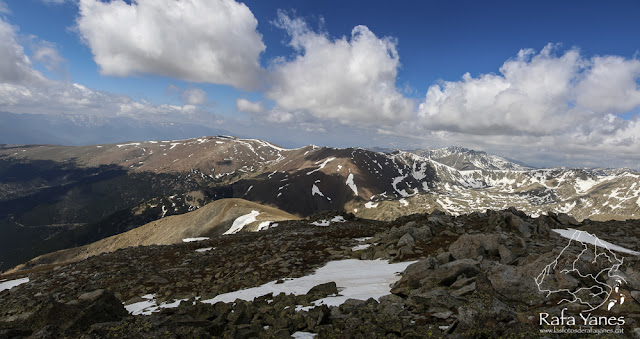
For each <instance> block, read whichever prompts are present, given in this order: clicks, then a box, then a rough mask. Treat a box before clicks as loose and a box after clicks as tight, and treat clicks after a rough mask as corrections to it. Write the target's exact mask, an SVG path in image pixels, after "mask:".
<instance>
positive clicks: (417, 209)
mask: <svg viewBox="0 0 640 339" xmlns="http://www.w3.org/2000/svg"><path fill="white" fill-rule="evenodd" d="M431 156H432V158H428V157H425V156H420V155H418V154H415V153H412V152H403V151H396V152H393V153H383V152H374V151H370V150H365V149H361V148H346V149H338V148H330V147H316V146H313V145H310V146H305V147H301V148H298V149H284V148H282V147H279V146H277V145H274V144H271V143H269V142H266V141H262V140H256V139H241V138H235V137H229V136H216V137H203V138H197V139H186V140H168V141H145V142H129V143H124V144H106V145H92V146H82V147H71V146H52V145H27V146H20V145H13V146H9V145H6V146H0V174H3V175H1V176H0V233H2V234H0V239H8V240H6V242H7V245H6V247H2V248H1V249H0V262H2V261H5V263H4V264H0V267H3V268H4V267H7V266H6V265H8V264H7V263H6V262H11V264H13V265H15V264H18V263H19V262H24V261H26V260H28V259H30V258H33V257H35V256H36V255H40V254H43V253H47V252H52V251H55V250H59V249H64V248H69V247H76V246H80V245H85V244H88V243H90V242H93V241H97V240H100V239H102V238H105V237H108V236H112V235H114V234H118V233H121V232H124V231H128V230H130V229H133V228H135V227H137V226H140V225H143V224H145V223H148V222H150V221H152V220H156V219H161V218H163V217H167V216H170V215H173V214H181V213H186V212H188V211H193V210H195V209H198V208H200V207H201V206H203V205H205V204H206V203H209V202H211V201H215V200H219V199H223V198H242V199H246V200H249V201H253V202H256V203H259V204H263V205H269V206H274V207H276V208H278V209H281V210H283V211H286V212H288V213H291V214H294V215H299V216H302V217H305V216H309V215H311V214H313V213H316V212H318V211H324V210H346V211H347V212H351V213H354V214H355V215H356V216H359V217H366V218H371V219H378V220H394V219H395V218H397V217H399V216H402V215H409V214H413V213H428V212H432V211H434V210H436V209H438V210H442V211H445V212H447V213H449V214H453V215H459V214H465V213H470V212H474V211H477V212H484V211H485V210H486V209H495V210H501V209H506V208H508V207H511V206H513V207H517V208H518V209H520V210H522V211H525V212H526V213H528V214H530V215H532V216H536V215H541V214H545V213H549V212H556V213H558V212H563V213H567V214H569V215H571V216H573V217H575V218H576V219H578V220H583V219H586V218H592V219H600V220H607V219H628V218H640V174H639V173H636V172H633V171H630V170H626V169H619V170H606V169H566V168H554V169H527V168H524V167H522V166H520V165H518V164H516V163H512V162H509V161H507V160H505V159H504V158H499V157H495V156H489V155H487V154H485V153H483V152H474V151H470V150H464V149H456V148H450V149H448V150H443V151H440V152H439V153H437V154H436V153H433V154H431ZM436 156H437V157H438V159H440V160H441V161H443V162H448V163H450V164H452V165H455V166H457V167H460V166H462V167H463V168H468V167H467V166H471V165H473V166H475V168H480V167H482V168H488V169H472V170H461V169H458V168H454V167H452V166H449V165H447V164H444V163H442V162H439V161H436V160H434V157H436ZM443 159H444V160H443ZM455 159H458V163H457V164H456V163H455V161H456V160H455ZM482 159H484V160H482ZM481 160H482V161H481ZM451 161H454V163H451ZM460 161H461V162H460ZM483 161H484V162H483ZM519 166H520V167H519ZM495 168H503V169H495ZM32 233H35V235H34V234H32ZM26 234H28V235H26ZM43 244H44V245H43ZM16 248H19V249H20V250H19V251H16ZM3 251H4V252H3ZM14 253H19V255H15V254H14ZM16 261H17V262H16ZM2 265H5V266H2Z"/></svg>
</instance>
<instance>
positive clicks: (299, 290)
mask: <svg viewBox="0 0 640 339" xmlns="http://www.w3.org/2000/svg"><path fill="white" fill-rule="evenodd" d="M413 263H415V261H410V262H401V263H394V264H389V263H388V261H386V260H357V259H348V260H338V261H330V262H328V263H327V264H326V265H325V266H323V267H321V268H319V269H317V270H316V272H315V273H313V274H311V275H308V276H304V277H301V278H295V279H290V280H285V282H284V283H281V284H277V283H276V281H272V282H268V283H266V284H264V285H262V286H258V287H253V288H248V289H244V290H239V291H235V292H230V293H225V294H220V295H218V296H216V297H215V298H213V299H209V300H204V301H202V302H204V303H208V304H215V303H217V302H219V301H222V302H233V301H235V300H236V299H242V300H246V301H252V300H253V299H254V298H256V297H259V296H263V295H265V294H269V293H273V295H278V294H280V293H283V292H284V293H287V294H295V295H303V294H306V293H307V292H308V291H309V290H310V289H311V288H312V287H314V286H316V285H319V284H324V283H327V282H331V281H334V282H335V283H336V285H337V286H338V288H339V289H340V290H341V292H340V295H338V296H330V297H327V298H324V299H320V300H316V301H315V302H314V304H315V305H321V304H325V305H327V306H339V305H341V304H342V303H344V302H345V301H346V300H347V299H359V300H367V299H369V298H374V299H376V300H377V299H379V298H380V297H382V296H384V295H387V294H389V293H390V291H391V287H389V285H391V284H393V283H395V282H396V281H398V280H399V279H400V277H399V276H398V273H399V272H402V271H404V270H405V269H406V268H407V266H409V265H411V264H413Z"/></svg>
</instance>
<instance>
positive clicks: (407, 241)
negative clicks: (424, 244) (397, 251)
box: [397, 233, 416, 247]
mask: <svg viewBox="0 0 640 339" xmlns="http://www.w3.org/2000/svg"><path fill="white" fill-rule="evenodd" d="M415 243H416V241H415V240H414V239H413V237H412V236H411V234H409V233H405V235H403V236H402V237H401V238H400V240H398V244H397V246H398V247H402V246H413V245H414V244H415Z"/></svg>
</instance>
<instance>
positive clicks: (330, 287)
mask: <svg viewBox="0 0 640 339" xmlns="http://www.w3.org/2000/svg"><path fill="white" fill-rule="evenodd" d="M335 294H338V286H336V283H335V282H334V281H330V282H328V283H324V284H320V285H316V286H313V287H312V288H311V289H310V290H309V292H307V295H314V296H321V297H326V296H329V295H335Z"/></svg>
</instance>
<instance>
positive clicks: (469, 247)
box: [449, 234, 500, 260]
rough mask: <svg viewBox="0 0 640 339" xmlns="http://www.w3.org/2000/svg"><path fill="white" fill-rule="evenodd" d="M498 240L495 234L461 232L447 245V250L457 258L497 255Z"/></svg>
mask: <svg viewBox="0 0 640 339" xmlns="http://www.w3.org/2000/svg"><path fill="white" fill-rule="evenodd" d="M499 241H500V237H499V236H498V235H497V234H463V235H461V236H460V237H459V238H458V239H457V240H456V241H454V242H453V243H452V244H451V245H450V246H449V252H451V255H452V256H453V257H454V258H455V259H457V260H461V259H476V258H477V257H478V256H483V257H487V256H497V255H498V246H499V243H500V242H499Z"/></svg>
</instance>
